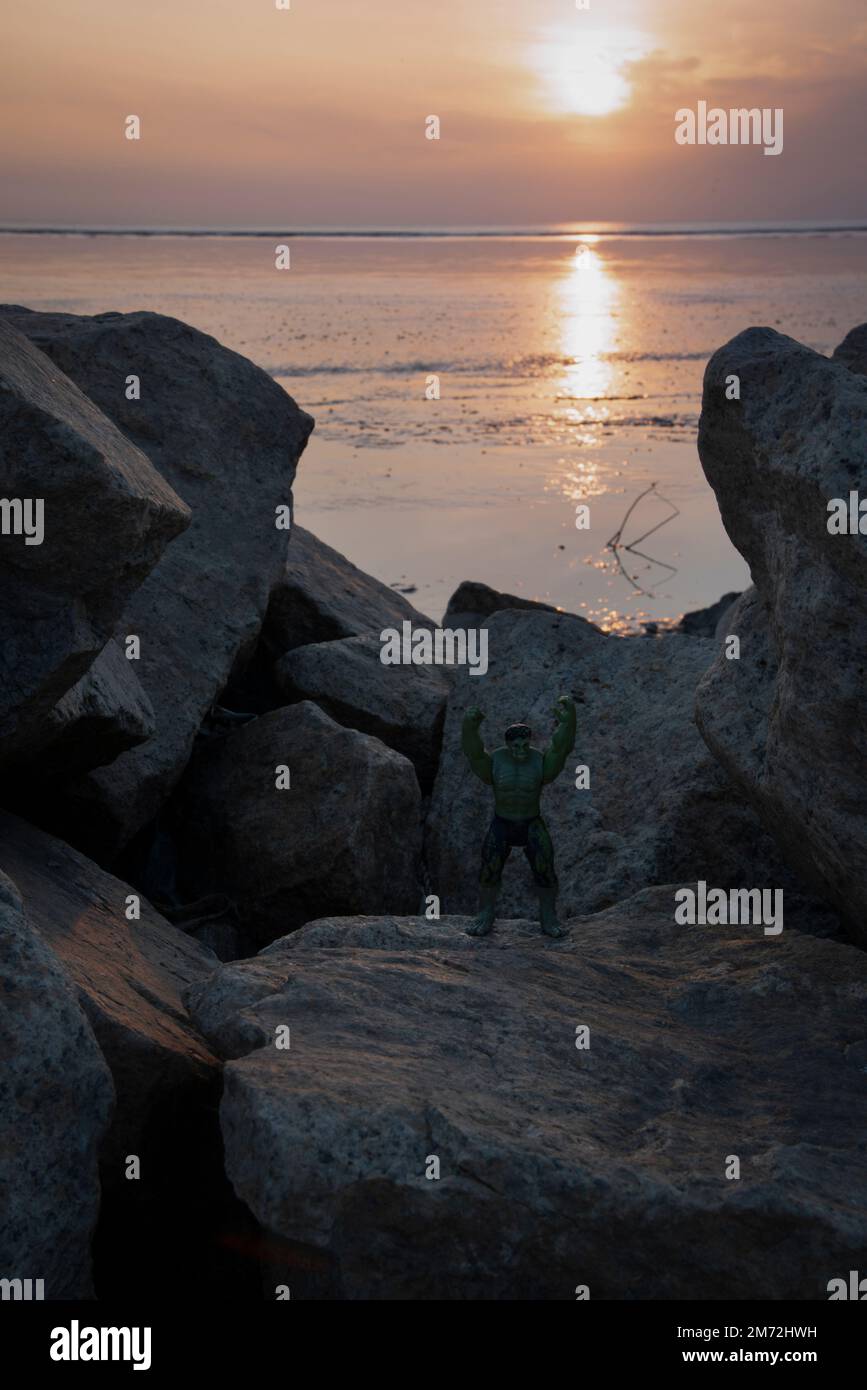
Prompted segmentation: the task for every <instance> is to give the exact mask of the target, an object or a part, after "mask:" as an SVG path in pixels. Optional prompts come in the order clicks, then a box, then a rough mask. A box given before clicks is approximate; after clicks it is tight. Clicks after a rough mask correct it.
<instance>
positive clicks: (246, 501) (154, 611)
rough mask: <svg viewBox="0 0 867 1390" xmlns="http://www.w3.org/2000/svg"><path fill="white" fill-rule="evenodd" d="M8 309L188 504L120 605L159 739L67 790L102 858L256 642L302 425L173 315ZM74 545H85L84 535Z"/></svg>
mask: <svg viewBox="0 0 867 1390" xmlns="http://www.w3.org/2000/svg"><path fill="white" fill-rule="evenodd" d="M3 312H4V313H5V314H6V315H7V322H10V323H13V324H14V325H15V326H16V327H17V328H19V329H20V330H21V332H23V333H25V334H27V335H28V337H29V338H30V339H31V340H32V341H33V343H35V344H36V346H37V347H39V348H41V349H42V351H43V352H44V353H46V354H47V355H48V357H50V358H51V360H52V361H53V362H54V363H55V364H56V365H57V366H58V367H60V368H61V370H62V371H64V372H66V373H67V374H68V376H70V377H71V378H72V380H73V381H75V383H76V384H77V385H78V386H79V387H81V389H82V390H83V391H85V392H86V393H87V395H88V396H90V397H91V399H92V400H93V401H94V402H96V404H97V406H99V407H100V409H101V410H102V411H104V412H105V414H106V415H107V416H109V418H110V419H111V420H113V421H114V422H115V424H116V425H118V426H119V427H120V429H121V430H123V432H124V434H125V435H126V436H127V438H128V439H129V440H131V441H132V442H133V443H134V444H136V445H137V446H138V447H139V448H140V449H141V450H143V451H144V452H145V453H146V454H147V456H148V458H149V459H150V461H151V463H152V464H153V465H154V467H155V468H156V469H157V470H158V471H159V473H160V474H161V475H162V477H163V478H164V479H165V480H166V483H167V484H171V487H172V488H175V489H176V490H177V492H178V493H179V494H180V495H181V496H182V497H183V499H184V501H185V502H186V503H187V504H188V505H189V506H190V507H191V508H192V513H193V520H192V524H191V526H190V528H189V530H188V531H187V532H186V534H185V536H184V537H183V539H182V540H180V541H178V542H177V543H176V544H175V545H173V546H170V547H169V549H168V550H167V551H166V553H165V555H164V556H163V559H162V561H161V563H160V564H159V565H157V566H156V568H155V569H154V570H153V572H152V573H151V574H150V575H149V577H148V578H147V580H146V582H145V583H144V584H142V585H141V587H140V589H139V590H138V591H137V592H136V593H135V594H134V595H133V596H132V598H131V599H130V600H129V601H128V602H126V604H125V606H124V608H123V630H124V632H125V633H131V634H134V635H136V636H138V637H139V638H140V641H141V657H140V659H139V660H138V661H137V662H136V663H135V665H136V674H137V675H138V677H139V680H140V681H141V684H142V686H143V687H144V690H145V691H146V693H147V695H148V697H149V699H150V700H151V702H152V704H153V707H154V710H155V713H156V733H155V734H154V735H153V737H151V738H149V739H148V740H147V742H146V743H143V744H142V745H140V746H139V747H136V748H133V749H130V750H129V751H127V752H125V753H122V754H121V755H120V757H118V758H116V759H115V760H114V761H113V762H112V763H111V764H110V765H109V766H107V767H104V768H100V769H99V770H98V771H95V772H93V773H92V774H89V775H88V776H87V777H86V778H85V779H83V780H82V781H81V783H80V784H76V785H75V786H74V788H73V789H71V790H70V798H71V800H72V807H73V809H72V810H71V812H70V814H69V817H68V826H66V827H64V828H65V829H66V830H67V833H68V834H69V836H70V837H73V836H74V837H75V841H76V843H78V844H80V845H81V846H82V847H85V848H87V849H89V850H91V851H92V852H99V854H100V857H102V858H107V857H110V856H111V854H112V852H114V851H115V850H117V849H119V848H120V847H121V846H123V845H125V844H126V843H128V841H129V840H130V839H131V838H132V836H133V835H134V834H135V833H136V831H138V830H139V829H140V828H141V827H142V826H143V825H144V824H145V823H146V822H148V821H150V820H151V819H152V817H153V816H154V815H155V814H156V812H157V811H158V809H159V808H160V806H161V805H162V803H163V802H164V801H165V800H166V799H167V797H168V796H169V794H170V792H171V790H172V788H173V787H174V785H175V783H176V781H177V779H178V778H179V777H180V775H181V773H182V771H183V769H184V767H185V765H186V762H187V760H188V758H189V755H190V751H191V749H192V744H193V740H194V738H195V736H196V733H197V732H198V729H199V726H200V724H201V722H202V719H203V716H204V715H205V713H206V712H207V710H208V709H209V707H210V706H211V705H212V704H213V702H214V700H215V699H216V698H217V696H218V695H219V693H220V691H221V690H222V689H223V687H224V685H225V684H226V683H227V682H228V680H229V678H230V676H231V674H232V672H233V670H235V669H236V668H237V667H238V665H240V664H243V662H244V661H245V660H246V659H247V658H248V657H249V655H250V654H251V652H252V650H253V648H254V646H255V642H256V639H257V637H258V634H259V630H260V628H261V625H262V620H263V618H264V615H265V611H266V609H267V606H268V600H269V598H270V595H271V590H272V588H273V586H274V584H275V583H276V582H277V580H278V579H279V577H280V574H281V572H282V569H283V565H284V562H285V557H286V549H287V540H288V531H287V530H286V529H278V526H277V524H276V523H277V520H278V512H277V508H278V507H288V506H289V505H290V504H291V487H292V481H293V478H294V475H295V467H296V464H297V462H298V458H299V456H300V454H301V452H302V450H303V448H304V445H305V444H306V442H307V438H308V436H309V434H310V431H311V429H312V428H313V421H312V419H311V418H310V416H309V415H306V414H305V413H304V411H302V410H299V409H298V406H297V405H296V404H295V402H294V401H293V400H292V398H291V396H289V395H287V394H286V392H285V391H284V390H283V389H282V387H280V386H278V385H277V383H276V382H275V381H273V380H272V378H271V377H270V376H268V374H267V373H266V372H264V371H262V370H261V369H260V368H258V367H256V366H254V364H253V363H252V362H249V361H247V359H246V358H244V357H241V356H239V355H238V353H235V352H230V351H229V349H228V348H224V347H222V346H221V345H220V344H219V343H218V342H216V341H215V340H214V339H213V338H211V337H209V336H208V335H207V334H205V333H200V332H198V331H197V330H196V329H194V328H191V327H189V326H188V325H187V324H183V323H179V322H178V321H177V320H176V319H170V318H165V317H163V316H162V315H159V314H151V313H133V314H98V315H96V316H95V317H93V318H85V317H78V316H75V315H72V314H41V313H30V312H27V311H26V310H16V309H8V308H7V309H6V310H4V311H3ZM130 376H135V377H137V378H138V380H139V398H138V399H136V398H133V399H129V398H128V387H127V379H128V378H129V377H130ZM132 389H133V392H134V388H132ZM166 491H167V492H169V489H168V488H166ZM281 519H282V518H281ZM97 522H98V525H99V533H100V537H101V538H103V539H104V536H105V535H106V534H112V522H111V518H110V517H105V516H104V515H103V514H102V513H100V514H99V516H98V517H97ZM75 543H76V546H77V547H79V548H80V547H81V545H82V538H81V536H80V535H79V536H76V537H75ZM97 554H99V551H98V550H97ZM124 597H126V595H124Z"/></svg>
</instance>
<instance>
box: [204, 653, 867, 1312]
mask: <svg viewBox="0 0 867 1390" xmlns="http://www.w3.org/2000/svg"><path fill="white" fill-rule="evenodd" d="M636 645H638V644H636ZM673 892H674V889H673V887H668V888H659V889H656V890H651V891H647V892H645V893H642V894H641V895H640V896H639V897H637V898H634V899H631V900H630V901H628V902H626V903H623V904H621V905H620V906H618V907H617V908H614V909H612V910H610V911H608V912H606V913H604V914H601V915H600V916H598V917H591V918H587V919H584V920H581V921H575V922H573V923H572V934H571V936H570V937H569V938H567V939H566V940H565V941H563V942H549V941H546V940H544V939H542V938H540V937H539V935H538V934H537V932H536V930H535V927H534V926H533V925H532V924H531V923H529V922H523V921H513V922H508V923H503V924H501V926H500V927H499V928H498V931H497V933H495V935H494V936H493V937H490V938H487V939H486V940H484V941H478V940H473V939H471V938H469V937H467V936H466V935H465V933H464V927H465V925H466V919H463V918H457V919H455V918H444V919H443V920H441V921H439V922H428V921H426V920H425V919H424V918H408V919H407V918H403V919H395V918H370V917H366V918H360V919H343V920H326V921H321V922H314V923H311V924H310V925H309V926H307V927H305V928H303V929H302V930H301V931H300V932H297V933H295V934H294V935H293V936H291V937H289V938H287V939H285V940H282V941H278V942H275V943H274V944H273V945H272V946H271V947H270V948H269V949H268V950H267V951H264V952H262V953H261V954H260V955H258V956H257V957H255V958H254V959H253V960H249V961H243V962H236V963H234V964H233V965H227V966H225V967H223V968H222V969H221V970H220V971H219V973H218V974H217V975H215V976H213V977H212V979H211V980H209V981H207V982H204V983H202V984H200V985H196V986H193V987H192V989H191V991H190V993H189V1004H190V1007H191V1010H192V1013H193V1016H194V1017H195V1019H196V1021H197V1022H198V1024H199V1026H200V1027H201V1028H202V1029H203V1031H204V1032H205V1033H206V1034H207V1035H208V1036H209V1037H210V1038H211V1040H212V1042H213V1044H214V1046H215V1047H216V1048H217V1049H218V1050H220V1051H221V1052H222V1053H223V1055H224V1056H226V1057H228V1058H230V1059H231V1060H230V1061H229V1062H228V1065H227V1066H226V1073H225V1089H224V1095H223V1101H222V1106H221V1122H222V1129H223V1135H224V1139H225V1146H226V1163H227V1171H228V1173H229V1176H230V1178H231V1181H232V1183H233V1185H234V1187H235V1190H236V1192H237V1193H238V1195H239V1196H240V1197H242V1198H243V1200H244V1201H245V1202H246V1203H247V1204H248V1206H249V1207H250V1208H251V1210H252V1211H253V1213H254V1214H255V1216H256V1217H257V1219H258V1220H259V1221H260V1222H261V1223H262V1224H263V1225H264V1226H266V1227H268V1228H270V1229H271V1230H273V1231H276V1232H279V1233H280V1234H281V1235H282V1236H284V1237H289V1238H291V1239H297V1240H303V1241H307V1242H310V1243H312V1244H315V1245H318V1246H321V1247H327V1248H328V1249H329V1250H330V1251H331V1252H332V1254H333V1255H334V1256H335V1257H336V1259H337V1261H338V1264H339V1271H340V1278H341V1281H342V1290H343V1294H344V1296H345V1297H347V1298H350V1299H370V1298H373V1299H413V1298H416V1299H418V1298H420V1299H431V1298H434V1299H435V1298H440V1299H507V1298H514V1299H564V1300H574V1297H575V1289H576V1286H577V1285H578V1284H587V1285H589V1288H590V1296H591V1298H592V1299H599V1298H613V1299H633V1298H642V1299H648V1298H649V1299H673V1298H693V1299H695V1298H697V1299H720V1298H737V1299H753V1298H755V1299H782V1298H797V1299H825V1298H827V1282H828V1280H829V1279H831V1278H834V1277H837V1276H838V1275H841V1274H843V1275H845V1273H846V1271H847V1270H848V1269H850V1268H857V1267H858V1265H859V1261H861V1259H862V1255H863V1250H864V1248H865V1243H867V1164H865V1160H864V1149H863V1141H864V1132H865V1122H867V1098H865V1087H864V1056H865V1048H867V1042H865V1031H867V1029H865V1021H864V1019H865V1013H864V1009H865V1003H867V958H865V956H864V955H863V953H861V952H859V951H857V950H855V949H854V948H852V947H849V946H846V945H839V944H837V943H834V942H829V941H816V940H814V939H812V938H810V937H806V936H801V935H799V934H798V933H788V932H785V931H784V932H783V934H782V935H781V936H780V937H776V938H767V937H763V936H762V935H761V932H760V930H759V931H758V933H757V932H756V931H755V930H750V929H748V930H746V931H744V930H742V929H741V930H737V929H721V928H716V929H715V928H698V927H677V926H675V925H674V924H673V920H672V909H673ZM283 1025H286V1026H288V1027H289V1030H290V1033H289V1040H290V1046H289V1048H288V1049H278V1048H277V1047H276V1046H275V1038H276V1037H277V1033H276V1029H277V1028H278V1027H281V1026H283ZM581 1026H585V1027H586V1028H588V1029H589V1049H585V1050H578V1049H577V1048H576V1030H577V1029H578V1028H579V1027H581ZM284 1036H285V1035H284ZM732 1154H735V1155H737V1156H738V1157H739V1159H740V1179H739V1180H738V1181H732V1180H729V1179H727V1178H726V1163H727V1159H728V1156H729V1155H732ZM432 1158H436V1159H437V1160H438V1161H439V1177H438V1178H428V1177H426V1172H429V1171H431V1160H432ZM284 1273H285V1282H287V1283H288V1284H289V1285H290V1287H291V1284H292V1270H291V1268H286V1269H285V1271H284Z"/></svg>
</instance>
